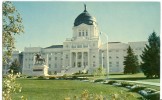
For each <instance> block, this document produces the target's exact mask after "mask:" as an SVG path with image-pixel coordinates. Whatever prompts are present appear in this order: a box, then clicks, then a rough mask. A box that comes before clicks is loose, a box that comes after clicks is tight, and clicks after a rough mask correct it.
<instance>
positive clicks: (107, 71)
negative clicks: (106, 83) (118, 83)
mask: <svg viewBox="0 0 162 100" xmlns="http://www.w3.org/2000/svg"><path fill="white" fill-rule="evenodd" d="M101 33H103V32H101ZM103 34H104V35H105V36H106V40H107V43H106V44H107V46H106V48H107V70H106V73H107V79H109V50H108V35H107V34H106V33H103Z"/></svg>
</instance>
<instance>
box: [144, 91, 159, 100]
mask: <svg viewBox="0 0 162 100" xmlns="http://www.w3.org/2000/svg"><path fill="white" fill-rule="evenodd" d="M145 98H146V99H148V100H160V92H159V91H157V92H154V93H150V94H148V95H147V96H146V97H145Z"/></svg>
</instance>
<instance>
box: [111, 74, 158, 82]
mask: <svg viewBox="0 0 162 100" xmlns="http://www.w3.org/2000/svg"><path fill="white" fill-rule="evenodd" d="M109 78H110V79H112V80H131V81H144V82H155V83H160V79H158V78H156V79H154V78H153V79H147V78H146V76H145V75H144V74H143V73H137V74H128V75H125V74H122V73H120V74H110V75H109Z"/></svg>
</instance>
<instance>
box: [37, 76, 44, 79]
mask: <svg viewBox="0 0 162 100" xmlns="http://www.w3.org/2000/svg"><path fill="white" fill-rule="evenodd" d="M38 79H46V78H45V77H44V76H39V77H38Z"/></svg>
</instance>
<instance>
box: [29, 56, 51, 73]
mask: <svg viewBox="0 0 162 100" xmlns="http://www.w3.org/2000/svg"><path fill="white" fill-rule="evenodd" d="M45 63H46V62H45V58H42V56H41V54H38V53H37V54H36V55H35V56H34V62H33V74H32V75H33V76H47V75H48V66H47V64H45Z"/></svg>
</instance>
